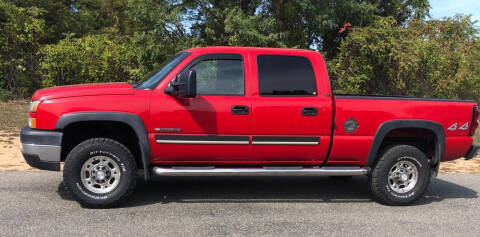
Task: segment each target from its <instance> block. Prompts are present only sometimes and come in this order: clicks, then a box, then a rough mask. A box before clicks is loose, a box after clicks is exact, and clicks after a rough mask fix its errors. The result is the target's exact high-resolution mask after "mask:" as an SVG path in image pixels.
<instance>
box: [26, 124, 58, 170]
mask: <svg viewBox="0 0 480 237" xmlns="http://www.w3.org/2000/svg"><path fill="white" fill-rule="evenodd" d="M62 135H63V133H61V132H57V131H47V130H37V129H31V128H29V127H24V128H22V131H21V132H20V141H21V143H22V154H23V157H24V158H25V161H26V162H27V163H28V164H29V165H30V166H32V167H35V168H38V169H42V170H53V171H59V170H60V159H61V152H62V147H61V144H62Z"/></svg>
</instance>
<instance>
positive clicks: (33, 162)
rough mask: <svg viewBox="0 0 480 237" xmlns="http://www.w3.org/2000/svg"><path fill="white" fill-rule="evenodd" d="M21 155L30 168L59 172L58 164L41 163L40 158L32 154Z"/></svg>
mask: <svg viewBox="0 0 480 237" xmlns="http://www.w3.org/2000/svg"><path fill="white" fill-rule="evenodd" d="M22 155H23V158H25V161H26V162H27V164H29V165H30V166H31V167H35V168H38V169H41V170H50V171H60V162H46V161H41V160H40V157H38V155H34V154H24V153H22Z"/></svg>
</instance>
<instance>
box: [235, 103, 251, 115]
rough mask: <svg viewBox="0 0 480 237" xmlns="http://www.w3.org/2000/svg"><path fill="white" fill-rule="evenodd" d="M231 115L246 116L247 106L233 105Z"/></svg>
mask: <svg viewBox="0 0 480 237" xmlns="http://www.w3.org/2000/svg"><path fill="white" fill-rule="evenodd" d="M232 114H234V115H247V114H248V106H243V105H234V106H232Z"/></svg>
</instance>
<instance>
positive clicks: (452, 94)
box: [328, 16, 480, 99]
mask: <svg viewBox="0 0 480 237" xmlns="http://www.w3.org/2000/svg"><path fill="white" fill-rule="evenodd" d="M477 33H478V32H477V30H476V29H475V28H474V25H473V23H472V21H471V20H470V18H469V17H462V16H457V17H455V18H449V19H446V20H442V21H440V20H431V21H426V22H424V21H419V20H412V21H410V22H408V23H407V26H406V27H398V26H397V23H396V21H395V20H394V19H393V18H391V17H387V18H379V19H378V20H377V21H376V22H375V23H374V24H373V25H371V26H368V27H363V28H355V29H353V32H352V33H350V34H349V35H348V37H347V38H346V39H345V40H344V41H343V42H342V44H341V47H340V53H339V54H338V57H336V58H335V59H334V60H332V61H330V62H329V63H328V65H329V69H330V76H331V78H332V81H333V83H332V84H333V87H334V89H335V91H336V92H337V93H338V92H340V93H351V94H387V95H404V96H417V97H445V98H461V99H478V98H479V97H478V95H479V92H480V67H478V65H480V40H479V38H478V34H477Z"/></svg>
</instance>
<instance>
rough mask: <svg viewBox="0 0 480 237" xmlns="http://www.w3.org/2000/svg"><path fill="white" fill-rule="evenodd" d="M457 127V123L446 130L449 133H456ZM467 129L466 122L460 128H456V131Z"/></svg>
mask: <svg viewBox="0 0 480 237" xmlns="http://www.w3.org/2000/svg"><path fill="white" fill-rule="evenodd" d="M457 127H458V123H454V124H452V125H451V126H450V127H448V128H447V130H449V131H456V130H457ZM467 129H468V122H466V123H464V124H463V125H462V126H460V127H459V128H458V130H462V131H466V130H467Z"/></svg>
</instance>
